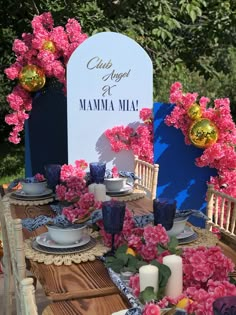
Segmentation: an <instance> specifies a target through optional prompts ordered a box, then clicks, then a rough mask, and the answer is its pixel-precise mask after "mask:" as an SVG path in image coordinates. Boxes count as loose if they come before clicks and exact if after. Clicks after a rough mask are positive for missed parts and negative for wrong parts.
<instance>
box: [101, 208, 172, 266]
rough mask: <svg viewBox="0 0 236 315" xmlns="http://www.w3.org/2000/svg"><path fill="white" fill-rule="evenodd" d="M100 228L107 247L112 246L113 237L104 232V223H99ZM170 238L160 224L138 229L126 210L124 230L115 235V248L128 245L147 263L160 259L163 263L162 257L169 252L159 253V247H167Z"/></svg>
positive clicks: (130, 214) (131, 215)
mask: <svg viewBox="0 0 236 315" xmlns="http://www.w3.org/2000/svg"><path fill="white" fill-rule="evenodd" d="M97 225H98V226H99V228H100V234H101V235H102V237H103V241H104V243H105V245H107V246H111V235H110V234H108V233H106V232H105V230H104V226H103V222H102V221H99V222H97ZM168 242H169V237H168V235H167V233H166V230H165V228H164V227H163V226H162V225H161V224H158V225H157V226H151V225H147V226H145V227H144V228H136V227H135V221H134V219H133V214H132V213H131V212H130V210H128V209H126V211H125V219H124V225H123V230H122V232H121V233H120V234H117V235H115V246H116V247H119V246H120V245H122V244H124V243H127V244H128V246H129V247H131V248H133V249H134V250H135V252H136V253H138V254H139V255H141V256H142V258H143V259H144V260H145V261H151V260H153V259H158V260H160V261H162V257H164V256H165V255H168V254H169V251H168V250H166V251H163V252H162V253H161V254H160V253H158V250H157V245H158V244H160V245H163V246H166V245H167V243H168Z"/></svg>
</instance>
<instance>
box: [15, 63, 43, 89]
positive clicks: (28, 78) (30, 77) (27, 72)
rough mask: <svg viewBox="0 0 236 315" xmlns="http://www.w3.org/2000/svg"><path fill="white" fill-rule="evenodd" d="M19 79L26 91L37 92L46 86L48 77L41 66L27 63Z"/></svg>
mask: <svg viewBox="0 0 236 315" xmlns="http://www.w3.org/2000/svg"><path fill="white" fill-rule="evenodd" d="M19 81H20V84H21V86H22V87H23V88H24V89H25V90H26V91H28V92H36V91H38V90H40V89H42V88H43V87H44V84H45V82H46V77H45V74H44V71H43V70H42V69H40V68H39V67H37V66H34V65H27V66H25V67H24V68H23V69H22V70H21V72H20V74H19Z"/></svg>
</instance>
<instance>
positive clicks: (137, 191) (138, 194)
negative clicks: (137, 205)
mask: <svg viewBox="0 0 236 315" xmlns="http://www.w3.org/2000/svg"><path fill="white" fill-rule="evenodd" d="M145 196H146V192H145V191H144V190H140V189H135V190H134V191H133V192H132V193H131V194H129V195H125V196H115V197H114V196H113V197H112V198H114V199H117V200H120V201H133V200H138V199H141V198H144V197H145Z"/></svg>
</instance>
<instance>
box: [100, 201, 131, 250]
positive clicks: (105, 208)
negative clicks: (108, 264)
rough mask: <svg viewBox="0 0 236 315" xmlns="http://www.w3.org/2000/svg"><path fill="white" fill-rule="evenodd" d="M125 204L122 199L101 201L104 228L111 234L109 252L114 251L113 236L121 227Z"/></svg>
mask: <svg viewBox="0 0 236 315" xmlns="http://www.w3.org/2000/svg"><path fill="white" fill-rule="evenodd" d="M125 208H126V204H125V202H123V201H117V200H111V201H105V202H103V203H102V216H103V224H104V229H105V231H106V232H107V233H110V234H111V235H112V249H111V254H113V253H114V252H115V247H114V238H115V234H118V233H120V232H121V231H122V229H123V223H124V217H125Z"/></svg>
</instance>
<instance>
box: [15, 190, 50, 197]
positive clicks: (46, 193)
mask: <svg viewBox="0 0 236 315" xmlns="http://www.w3.org/2000/svg"><path fill="white" fill-rule="evenodd" d="M12 194H13V195H15V196H17V197H29V198H32V197H43V196H47V195H50V194H52V190H51V189H49V188H46V189H45V190H44V191H43V192H41V193H40V194H27V193H25V192H24V191H23V190H22V189H19V190H16V191H14V192H13V193H12Z"/></svg>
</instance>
